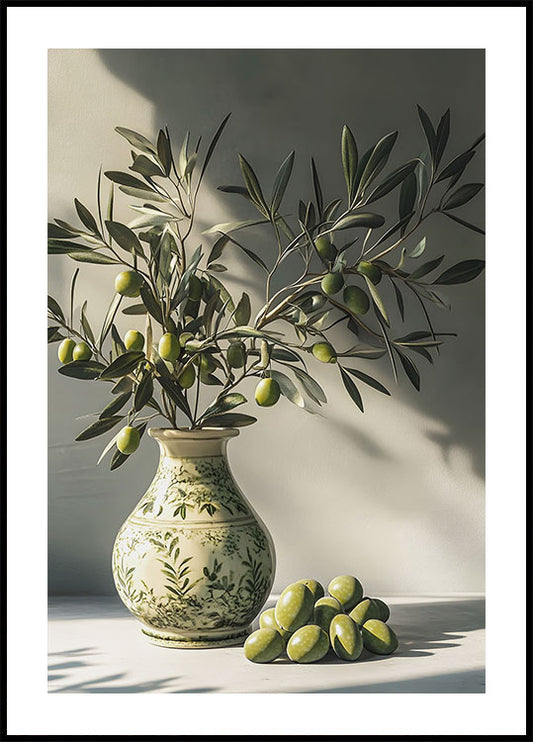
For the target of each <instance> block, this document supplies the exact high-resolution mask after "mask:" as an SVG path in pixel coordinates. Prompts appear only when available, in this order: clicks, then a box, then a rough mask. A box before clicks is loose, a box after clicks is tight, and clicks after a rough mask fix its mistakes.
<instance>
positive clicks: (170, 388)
mask: <svg viewBox="0 0 533 742" xmlns="http://www.w3.org/2000/svg"><path fill="white" fill-rule="evenodd" d="M156 366H157V362H156ZM158 368H159V367H158ZM156 379H157V381H158V382H159V383H160V384H161V386H162V387H163V389H164V390H165V393H166V394H167V395H168V397H169V398H170V399H171V400H172V402H174V404H175V405H176V406H177V407H178V409H180V410H181V411H182V412H183V413H184V414H185V415H187V417H188V418H189V420H192V417H193V415H192V412H191V409H190V407H189V404H188V402H187V399H186V398H185V395H184V394H183V391H182V389H181V387H180V385H179V384H178V383H176V382H175V381H174V380H173V379H171V378H169V377H166V376H156Z"/></svg>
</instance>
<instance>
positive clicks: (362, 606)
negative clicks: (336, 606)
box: [350, 598, 381, 626]
mask: <svg viewBox="0 0 533 742" xmlns="http://www.w3.org/2000/svg"><path fill="white" fill-rule="evenodd" d="M350 617H351V618H353V620H354V621H355V622H356V624H357V625H358V626H362V625H363V624H364V623H365V621H368V619H369V618H381V611H380V609H379V606H378V604H377V603H376V602H375V601H374V600H372V598H364V599H363V600H361V601H360V602H359V603H358V604H357V605H356V606H355V607H354V608H352V610H351V611H350Z"/></svg>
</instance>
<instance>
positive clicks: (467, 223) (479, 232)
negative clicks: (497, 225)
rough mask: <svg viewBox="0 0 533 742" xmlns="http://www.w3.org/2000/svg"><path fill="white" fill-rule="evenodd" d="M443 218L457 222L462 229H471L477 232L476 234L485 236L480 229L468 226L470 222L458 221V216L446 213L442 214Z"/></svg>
mask: <svg viewBox="0 0 533 742" xmlns="http://www.w3.org/2000/svg"><path fill="white" fill-rule="evenodd" d="M442 213H443V214H444V216H447V217H448V219H453V221H454V222H457V223H458V224H462V226H463V227H467V228H468V229H471V230H472V231H473V232H477V233H478V234H485V230H484V229H481V227H477V226H476V225H475V224H470V222H465V220H464V219H459V217H458V216H455V214H448V212H447V211H443V212H442Z"/></svg>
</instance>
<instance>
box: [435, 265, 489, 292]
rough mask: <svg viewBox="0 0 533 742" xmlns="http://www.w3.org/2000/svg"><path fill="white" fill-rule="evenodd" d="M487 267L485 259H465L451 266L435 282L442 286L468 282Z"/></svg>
mask: <svg viewBox="0 0 533 742" xmlns="http://www.w3.org/2000/svg"><path fill="white" fill-rule="evenodd" d="M484 267H485V261H484V260H463V261H461V262H460V263H456V265H452V267H451V268H448V270H445V271H444V273H441V275H440V276H439V277H438V278H436V279H435V280H434V281H433V283H434V284H440V285H441V286H443V285H447V286H450V285H452V284H456V283H467V282H468V281H473V280H474V278H477V276H479V274H480V273H481V272H482V270H483V269H484Z"/></svg>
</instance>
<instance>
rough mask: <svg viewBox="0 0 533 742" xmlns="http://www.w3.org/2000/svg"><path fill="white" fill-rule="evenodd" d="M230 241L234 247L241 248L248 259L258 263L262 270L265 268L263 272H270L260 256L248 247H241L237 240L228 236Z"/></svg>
mask: <svg viewBox="0 0 533 742" xmlns="http://www.w3.org/2000/svg"><path fill="white" fill-rule="evenodd" d="M228 239H229V241H230V242H232V243H233V244H234V245H237V247H239V248H240V249H241V250H242V251H243V252H244V253H245V254H246V255H248V257H249V258H250V260H253V261H254V263H257V265H259V266H260V267H261V268H263V270H265V271H266V272H267V273H268V272H269V271H268V267H267V265H266V263H265V261H264V260H263V259H262V258H260V257H259V255H257V254H256V253H255V252H253V251H252V250H249V249H248V248H247V247H244V245H241V243H240V242H237V240H236V239H234V238H233V237H229V236H228Z"/></svg>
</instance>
